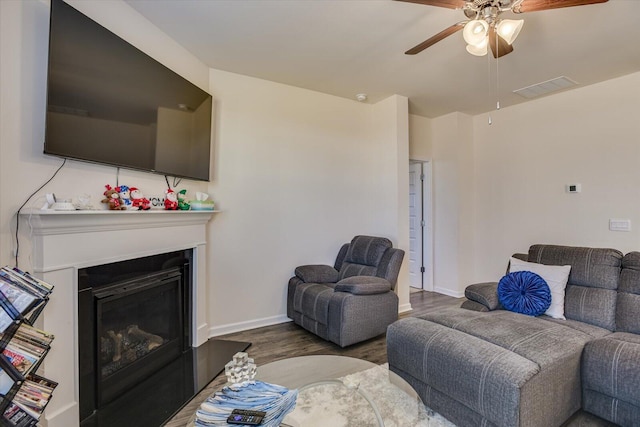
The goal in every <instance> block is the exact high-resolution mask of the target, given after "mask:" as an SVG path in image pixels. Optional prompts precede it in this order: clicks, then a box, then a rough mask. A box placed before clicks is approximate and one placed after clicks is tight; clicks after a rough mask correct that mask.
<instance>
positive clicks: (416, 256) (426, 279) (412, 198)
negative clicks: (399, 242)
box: [409, 160, 433, 291]
mask: <svg viewBox="0 0 640 427" xmlns="http://www.w3.org/2000/svg"><path fill="white" fill-rule="evenodd" d="M431 218H432V215H431V162H429V161H415V160H411V161H410V163H409V284H410V286H411V288H416V289H422V290H425V291H432V290H433V265H432V259H433V256H432V246H433V245H432V236H433V231H432V220H431Z"/></svg>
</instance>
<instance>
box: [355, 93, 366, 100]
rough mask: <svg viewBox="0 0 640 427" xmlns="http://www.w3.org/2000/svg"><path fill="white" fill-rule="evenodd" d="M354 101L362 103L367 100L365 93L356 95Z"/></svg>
mask: <svg viewBox="0 0 640 427" xmlns="http://www.w3.org/2000/svg"><path fill="white" fill-rule="evenodd" d="M356 99H357V100H358V101H360V102H364V101H366V100H367V94H366V93H359V94H357V95H356Z"/></svg>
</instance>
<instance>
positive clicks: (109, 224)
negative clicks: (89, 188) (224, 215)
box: [20, 209, 220, 236]
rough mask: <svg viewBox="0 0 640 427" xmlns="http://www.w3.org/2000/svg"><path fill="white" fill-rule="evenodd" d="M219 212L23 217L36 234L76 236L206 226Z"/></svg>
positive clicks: (30, 213)
mask: <svg viewBox="0 0 640 427" xmlns="http://www.w3.org/2000/svg"><path fill="white" fill-rule="evenodd" d="M218 212H220V211H215V210H214V211H178V210H176V211H168V210H163V209H157V210H154V209H152V210H148V211H132V210H128V211H110V210H84V211H56V210H43V209H30V210H25V211H24V212H22V213H21V214H20V216H21V217H22V218H23V220H25V221H27V223H28V224H29V225H28V227H29V228H30V229H31V231H32V233H33V234H34V235H40V236H44V235H53V234H74V233H87V232H94V231H110V230H124V229H140V228H162V227H167V226H175V225H199V224H206V223H207V222H208V221H209V220H210V219H211V217H212V216H213V214H215V213H218Z"/></svg>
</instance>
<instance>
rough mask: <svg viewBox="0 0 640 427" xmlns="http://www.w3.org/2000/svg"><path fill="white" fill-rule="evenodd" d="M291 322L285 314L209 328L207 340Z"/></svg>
mask: <svg viewBox="0 0 640 427" xmlns="http://www.w3.org/2000/svg"><path fill="white" fill-rule="evenodd" d="M286 322H291V319H289V318H288V317H287V315H286V314H280V315H278V316H272V317H264V318H262V319H254V320H247V321H244V322H238V323H228V324H226V325H220V326H212V327H211V328H209V338H213V337H218V336H220V335H226V334H232V333H235V332H242V331H246V330H248V329H255V328H261V327H263V326H271V325H277V324H280V323H286Z"/></svg>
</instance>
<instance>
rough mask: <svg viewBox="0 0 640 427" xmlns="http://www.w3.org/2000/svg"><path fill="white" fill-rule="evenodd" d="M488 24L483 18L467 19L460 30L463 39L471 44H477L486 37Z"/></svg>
mask: <svg viewBox="0 0 640 427" xmlns="http://www.w3.org/2000/svg"><path fill="white" fill-rule="evenodd" d="M488 30H489V24H488V23H487V21H485V20H484V19H474V20H472V21H469V22H467V23H466V25H465V26H464V30H462V37H463V38H464V41H466V42H467V43H468V44H470V45H472V46H479V45H481V44H482V43H483V42H485V41H486V39H487V31H488Z"/></svg>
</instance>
